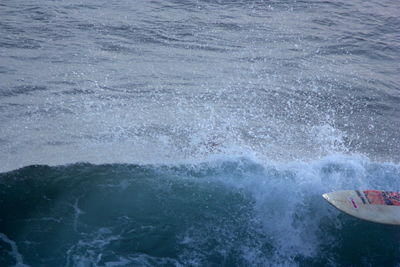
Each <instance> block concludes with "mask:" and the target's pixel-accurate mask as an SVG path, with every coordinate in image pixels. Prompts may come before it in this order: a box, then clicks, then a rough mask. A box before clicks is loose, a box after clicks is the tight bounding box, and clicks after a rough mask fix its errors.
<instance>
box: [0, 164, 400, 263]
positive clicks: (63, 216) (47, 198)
mask: <svg viewBox="0 0 400 267" xmlns="http://www.w3.org/2000/svg"><path fill="white" fill-rule="evenodd" d="M399 175H400V168H399V166H396V165H391V164H377V163H372V162H369V161H368V160H366V159H365V158H357V157H353V158H349V157H344V156H336V157H328V158H324V159H321V160H319V161H314V162H310V163H301V162H298V163H291V164H286V165H284V164H269V165H268V164H267V165H262V164H260V163H257V162H255V161H252V160H250V159H248V158H236V159H230V160H227V159H225V160H223V159H214V160H211V161H209V162H204V163H202V164H196V165H177V166H170V165H164V166H152V165H128V164H126V165H118V164H114V165H98V166H96V165H91V164H74V165H68V166H59V167H49V166H29V167H25V168H22V169H19V170H16V171H13V172H8V173H4V174H1V175H0V181H1V183H0V203H1V205H0V213H1V214H2V217H1V218H2V219H1V221H0V229H2V232H3V233H2V235H1V236H0V247H1V248H2V253H1V255H0V260H1V262H2V263H3V265H4V264H5V265H13V264H15V263H19V264H26V265H31V266H45V265H46V266H93V265H99V266H120V265H136V266H154V265H162V266H205V265H207V266H221V265H222V266H245V265H251V266H276V265H284V266H329V265H334V266H335V265H336V266H347V265H371V266H376V265H381V264H385V265H387V266H393V265H395V264H397V263H399V261H400V256H399V255H400V254H399V248H398V246H397V244H398V239H399V237H400V236H399V232H398V229H397V227H395V226H388V225H379V224H374V223H369V222H365V221H361V220H358V219H355V218H352V217H350V216H347V215H345V214H343V213H340V212H339V211H336V210H335V209H334V208H332V207H331V206H330V205H329V204H328V203H326V202H325V201H324V200H323V199H322V197H321V193H323V192H326V191H329V190H335V189H342V188H377V189H387V188H399V186H400V181H399V180H398V177H399ZM377 177H379V179H377Z"/></svg>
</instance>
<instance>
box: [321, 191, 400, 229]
mask: <svg viewBox="0 0 400 267" xmlns="http://www.w3.org/2000/svg"><path fill="white" fill-rule="evenodd" d="M322 196H323V197H324V198H325V199H326V200H327V201H328V202H329V203H330V204H332V205H333V206H334V207H335V208H337V209H339V210H340V211H343V212H345V213H347V214H349V215H351V216H354V217H357V218H359V219H363V220H367V221H370V222H376V223H384V224H394V225H400V193H399V192H388V191H379V190H363V191H362V190H345V191H336V192H331V193H326V194H323V195H322Z"/></svg>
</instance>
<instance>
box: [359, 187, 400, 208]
mask: <svg viewBox="0 0 400 267" xmlns="http://www.w3.org/2000/svg"><path fill="white" fill-rule="evenodd" d="M363 192H364V195H365V197H366V198H367V200H368V203H369V204H372V205H390V206H400V193H398V192H387V191H378V190H365V191H363Z"/></svg>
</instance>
